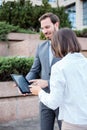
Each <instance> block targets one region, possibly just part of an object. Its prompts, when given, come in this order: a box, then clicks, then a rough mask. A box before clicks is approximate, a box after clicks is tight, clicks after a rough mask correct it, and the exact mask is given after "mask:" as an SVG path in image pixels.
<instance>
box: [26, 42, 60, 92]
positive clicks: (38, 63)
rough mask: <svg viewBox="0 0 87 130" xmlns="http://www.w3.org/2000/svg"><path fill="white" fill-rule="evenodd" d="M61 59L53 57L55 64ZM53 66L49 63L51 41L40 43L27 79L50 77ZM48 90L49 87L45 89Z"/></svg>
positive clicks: (47, 78) (46, 78) (45, 78)
mask: <svg viewBox="0 0 87 130" xmlns="http://www.w3.org/2000/svg"><path fill="white" fill-rule="evenodd" d="M58 60H60V58H56V57H54V58H53V64H54V63H55V62H57V61H58ZM50 73H51V66H50V63H49V41H46V42H44V43H42V44H39V45H38V48H37V51H36V56H35V58H34V63H33V65H32V67H31V69H30V72H29V73H28V74H27V75H26V79H27V80H31V79H38V78H41V79H44V80H48V81H49V79H50ZM45 90H46V91H49V90H48V87H47V88H46V89H45Z"/></svg>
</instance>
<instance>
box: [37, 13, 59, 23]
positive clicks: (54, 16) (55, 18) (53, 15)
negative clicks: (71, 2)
mask: <svg viewBox="0 0 87 130" xmlns="http://www.w3.org/2000/svg"><path fill="white" fill-rule="evenodd" d="M46 18H50V20H51V22H52V23H53V24H55V23H56V22H59V21H60V20H59V17H58V16H57V15H55V14H53V13H50V12H49V13H45V14H43V15H42V16H41V17H40V18H39V22H41V21H42V20H44V19H46Z"/></svg>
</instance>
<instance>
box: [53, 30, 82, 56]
mask: <svg viewBox="0 0 87 130" xmlns="http://www.w3.org/2000/svg"><path fill="white" fill-rule="evenodd" d="M51 46H52V49H53V52H54V54H55V56H56V57H64V56H65V55H67V54H68V53H69V52H71V53H74V52H80V51H81V46H80V44H79V42H78V39H77V37H76V34H75V33H74V32H73V31H72V30H71V29H69V28H63V29H60V30H59V31H56V32H54V35H53V38H52V43H51Z"/></svg>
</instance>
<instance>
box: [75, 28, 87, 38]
mask: <svg viewBox="0 0 87 130" xmlns="http://www.w3.org/2000/svg"><path fill="white" fill-rule="evenodd" d="M74 32H75V33H76V35H77V36H78V37H87V28H84V29H83V30H74Z"/></svg>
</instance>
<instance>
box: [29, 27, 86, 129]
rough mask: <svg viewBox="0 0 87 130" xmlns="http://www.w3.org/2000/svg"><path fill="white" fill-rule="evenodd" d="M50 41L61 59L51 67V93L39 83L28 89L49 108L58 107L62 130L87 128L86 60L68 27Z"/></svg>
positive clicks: (54, 51)
mask: <svg viewBox="0 0 87 130" xmlns="http://www.w3.org/2000/svg"><path fill="white" fill-rule="evenodd" d="M51 44H52V45H51V46H52V49H53V53H54V55H55V56H56V57H61V58H62V60H60V61H58V62H57V63H55V65H53V67H52V71H51V78H50V89H51V91H50V94H48V93H46V92H45V91H44V90H43V89H42V88H41V87H40V86H38V85H37V87H36V86H35V87H34V85H32V86H31V87H32V88H31V92H32V93H33V94H35V95H36V94H38V95H39V99H40V101H41V102H43V103H44V104H45V105H46V106H48V107H49V108H51V109H53V110H55V109H56V108H57V107H59V117H58V118H59V120H62V130H87V59H86V58H85V57H84V56H83V55H82V54H81V52H80V51H81V47H80V45H79V42H78V40H77V38H76V35H75V33H74V32H73V31H72V30H70V29H68V28H64V29H60V30H59V31H57V32H55V33H54V36H53V39H52V43H51Z"/></svg>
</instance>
